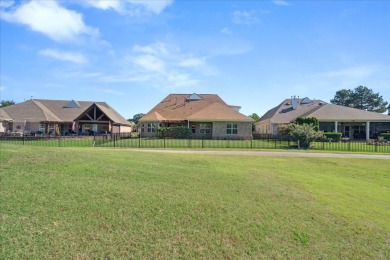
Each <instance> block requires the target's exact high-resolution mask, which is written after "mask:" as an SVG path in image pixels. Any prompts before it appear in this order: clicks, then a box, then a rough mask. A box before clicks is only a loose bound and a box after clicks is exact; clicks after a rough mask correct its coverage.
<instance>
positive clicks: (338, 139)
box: [324, 132, 341, 142]
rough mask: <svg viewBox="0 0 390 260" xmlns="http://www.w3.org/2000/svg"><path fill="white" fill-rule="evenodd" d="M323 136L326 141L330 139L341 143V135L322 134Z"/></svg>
mask: <svg viewBox="0 0 390 260" xmlns="http://www.w3.org/2000/svg"><path fill="white" fill-rule="evenodd" d="M324 136H325V137H326V138H327V139H332V140H333V141H335V142H340V141H341V133H333V132H330V133H324Z"/></svg>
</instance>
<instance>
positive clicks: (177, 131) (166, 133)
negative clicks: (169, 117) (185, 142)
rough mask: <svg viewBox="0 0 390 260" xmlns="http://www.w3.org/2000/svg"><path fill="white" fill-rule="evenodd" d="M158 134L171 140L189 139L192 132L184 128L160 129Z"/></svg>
mask: <svg viewBox="0 0 390 260" xmlns="http://www.w3.org/2000/svg"><path fill="white" fill-rule="evenodd" d="M158 133H159V134H160V136H161V137H171V138H189V137H191V130H190V129H188V128H187V127H184V126H178V127H160V128H159V129H158Z"/></svg>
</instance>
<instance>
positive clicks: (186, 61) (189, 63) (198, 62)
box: [178, 57, 205, 67]
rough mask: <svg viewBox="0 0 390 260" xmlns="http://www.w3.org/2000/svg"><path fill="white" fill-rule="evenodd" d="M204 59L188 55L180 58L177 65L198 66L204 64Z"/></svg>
mask: <svg viewBox="0 0 390 260" xmlns="http://www.w3.org/2000/svg"><path fill="white" fill-rule="evenodd" d="M204 61H205V59H200V58H193V57H189V58H187V59H183V60H181V61H180V62H179V63H178V65H179V66H180V67H199V66H202V65H203V64H204Z"/></svg>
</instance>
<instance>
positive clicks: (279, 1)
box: [272, 0, 290, 6]
mask: <svg viewBox="0 0 390 260" xmlns="http://www.w3.org/2000/svg"><path fill="white" fill-rule="evenodd" d="M272 3H274V4H275V5H279V6H288V5H290V4H289V3H288V2H287V1H285V0H272Z"/></svg>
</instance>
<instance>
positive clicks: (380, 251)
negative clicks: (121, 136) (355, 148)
mask: <svg viewBox="0 0 390 260" xmlns="http://www.w3.org/2000/svg"><path fill="white" fill-rule="evenodd" d="M0 163H1V168H0V170H1V173H0V225H1V229H0V244H1V248H0V250H1V251H0V258H1V259H21V258H22V259H47V258H49V259H58V258H74V259H90V258H110V259H118V258H144V259H145V258H146V259H150V258H158V259H172V258H185V259H188V258H235V259H236V258H290V259H320V258H321V259H389V258H390V246H389V245H390V221H389V220H390V171H389V169H390V160H380V159H342V158H298V157H297V158H291V157H257V156H237V155H229V156H227V155H223V156H222V155H188V154H161V153H145V152H139V151H137V150H124V149H110V148H55V147H32V146H16V145H7V144H1V146H0Z"/></svg>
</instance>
